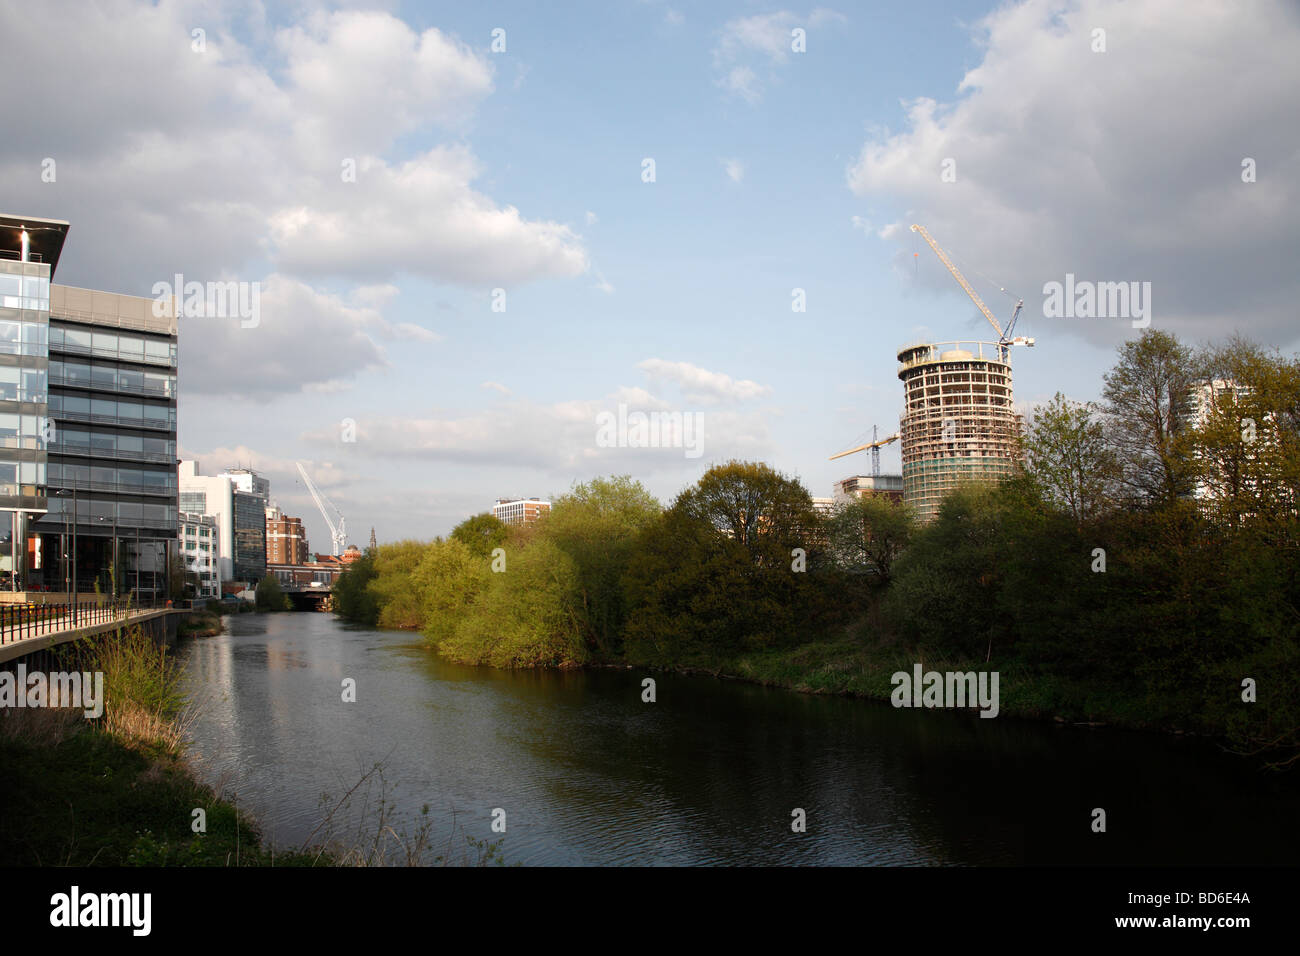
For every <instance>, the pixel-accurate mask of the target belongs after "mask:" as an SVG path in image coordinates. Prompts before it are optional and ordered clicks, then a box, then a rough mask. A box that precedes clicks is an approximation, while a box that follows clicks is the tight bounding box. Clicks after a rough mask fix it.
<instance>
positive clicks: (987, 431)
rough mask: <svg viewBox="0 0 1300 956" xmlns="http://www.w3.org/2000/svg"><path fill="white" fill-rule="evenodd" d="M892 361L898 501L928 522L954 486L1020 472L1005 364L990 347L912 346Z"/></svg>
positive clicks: (998, 349) (1001, 351)
mask: <svg viewBox="0 0 1300 956" xmlns="http://www.w3.org/2000/svg"><path fill="white" fill-rule="evenodd" d="M898 361H899V366H898V377H899V379H901V380H902V382H903V398H904V406H903V414H902V419H901V428H900V432H901V435H902V447H903V500H904V501H905V502H906V503H908V504H909V505H911V506H912V507H913V508H914V509H916V513H917V517H918V518H920V520H922V521H929V520H930V519H931V518H933V517H934V515H935V514H936V513H937V512H938V510H939V503H940V501H942V500H943V497H944V495H946V494H948V492H950V491H952V490H953V489H954V488H956V487H957V486H958V485H960V484H962V483H964V482H971V481H996V480H998V479H1000V478H1004V477H1006V476H1008V475H1010V474H1012V473H1013V472H1014V471H1015V470H1016V469H1017V468H1018V467H1019V463H1020V441H1019V439H1020V416H1018V415H1017V414H1016V412H1015V409H1014V408H1013V406H1012V398H1011V361H1010V359H1009V357H1008V356H1007V346H1006V345H999V344H998V343H996V342H940V343H928V342H926V343H918V344H915V345H908V346H905V347H903V348H901V349H899V351H898Z"/></svg>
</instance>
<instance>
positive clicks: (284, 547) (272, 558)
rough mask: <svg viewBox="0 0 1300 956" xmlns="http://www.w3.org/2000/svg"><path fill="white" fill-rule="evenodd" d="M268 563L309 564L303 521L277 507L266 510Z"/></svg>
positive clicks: (273, 506)
mask: <svg viewBox="0 0 1300 956" xmlns="http://www.w3.org/2000/svg"><path fill="white" fill-rule="evenodd" d="M266 563H267V564H286V565H295V564H306V563H307V533H306V532H305V531H304V530H303V527H302V519H301V518H290V517H289V516H288V515H285V514H282V513H281V511H280V509H279V508H277V507H276V506H275V505H272V506H271V507H269V508H267V509H266Z"/></svg>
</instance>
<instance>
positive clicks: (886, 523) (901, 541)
mask: <svg viewBox="0 0 1300 956" xmlns="http://www.w3.org/2000/svg"><path fill="white" fill-rule="evenodd" d="M914 530H915V517H914V515H913V513H912V509H910V508H909V507H907V506H906V505H904V504H903V503H902V502H895V501H891V500H890V499H889V498H888V497H886V496H885V495H877V494H868V495H860V496H856V497H853V498H849V499H847V500H845V501H841V502H838V503H837V504H836V505H835V510H834V512H833V513H832V515H831V519H830V540H831V549H832V551H833V552H834V554H835V556H836V558H837V559H838V561H839V562H840V564H841V566H842V567H844V568H846V569H848V570H858V571H862V570H865V571H867V572H869V573H870V574H872V575H874V576H875V578H876V582H877V583H878V584H879V585H882V586H883V585H886V584H888V583H889V580H890V576H891V575H892V573H893V568H894V561H895V560H896V559H897V558H898V555H899V553H900V552H902V550H903V549H904V548H905V547H907V542H908V540H910V538H911V536H912V532H913V531H914Z"/></svg>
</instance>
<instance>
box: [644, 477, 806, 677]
mask: <svg viewBox="0 0 1300 956" xmlns="http://www.w3.org/2000/svg"><path fill="white" fill-rule="evenodd" d="M824 537H825V531H824V528H823V526H822V524H821V523H820V522H819V521H818V520H817V517H816V515H815V514H814V512H813V509H812V499H811V497H810V496H809V494H808V491H807V489H805V488H804V487H803V486H802V485H800V484H799V483H798V482H797V481H795V480H794V479H791V478H787V477H786V476H784V475H781V474H780V473H778V472H776V471H774V470H773V469H771V468H769V467H768V466H767V465H761V464H754V463H749V462H734V461H733V462H728V463H727V464H724V465H715V466H714V467H712V468H710V469H709V470H708V471H707V472H705V474H704V475H703V476H702V477H701V478H700V480H699V482H698V483H697V484H696V485H695V486H694V487H692V488H688V489H687V490H685V491H683V492H682V493H681V494H680V495H678V497H677V500H676V501H675V502H674V503H673V505H672V507H671V508H669V509H668V511H667V512H665V514H664V516H663V517H662V518H661V519H660V520H659V521H656V522H654V523H653V524H651V525H648V526H647V527H646V528H645V529H644V530H643V532H642V534H641V536H640V537H639V539H638V542H637V547H636V549H635V551H634V555H633V558H632V560H631V561H630V562H629V566H628V572H627V575H626V577H625V581H626V587H627V590H628V599H629V602H630V607H631V611H630V613H629V615H628V626H627V632H626V633H627V645H628V652H629V656H630V657H632V658H633V659H634V660H637V661H641V662H646V663H660V664H684V663H704V662H708V661H710V660H712V659H715V658H716V657H717V656H718V655H722V656H726V655H730V654H734V653H735V652H737V651H741V650H745V649H756V648H762V647H770V646H773V645H776V644H778V643H781V642H782V641H788V640H793V639H795V637H796V635H797V634H799V633H800V630H801V629H805V628H810V627H811V625H812V614H813V612H814V610H815V609H816V608H815V603H814V601H813V595H814V594H815V592H816V589H817V584H816V583H814V580H813V579H814V577H819V576H818V575H817V573H816V571H817V569H818V567H819V565H820V553H821V552H822V551H823V550H824V544H825V542H824ZM796 549H798V551H796ZM800 551H801V552H803V555H804V556H803V557H802V558H800V557H799V556H798V552H800ZM800 568H806V570H802V571H801V570H799V569H800Z"/></svg>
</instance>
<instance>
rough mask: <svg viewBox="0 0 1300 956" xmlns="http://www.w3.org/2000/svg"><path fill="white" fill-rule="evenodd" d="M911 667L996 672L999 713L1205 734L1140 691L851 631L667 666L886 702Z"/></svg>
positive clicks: (1173, 706) (1171, 703)
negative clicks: (895, 677) (947, 653)
mask: <svg viewBox="0 0 1300 956" xmlns="http://www.w3.org/2000/svg"><path fill="white" fill-rule="evenodd" d="M918 662H919V663H920V664H921V665H922V666H923V668H924V669H925V670H926V671H931V670H936V671H976V672H978V671H989V670H995V671H997V672H998V675H999V676H998V691H999V712H1000V713H1001V714H1004V715H1007V716H1013V717H1023V718H1030V719H1036V720H1058V721H1065V722H1069V723H1098V724H1107V725H1111V726H1116V727H1126V728H1132V729H1145V730H1151V729H1156V730H1175V729H1176V730H1185V729H1192V730H1196V731H1202V730H1204V729H1205V728H1201V727H1199V726H1193V727H1186V726H1183V724H1184V723H1185V721H1180V720H1179V718H1178V717H1177V716H1175V715H1177V714H1179V713H1180V712H1181V709H1185V708H1181V709H1180V702H1179V701H1177V700H1160V699H1156V698H1152V697H1150V696H1149V695H1148V694H1147V693H1146V691H1145V690H1142V689H1139V688H1127V689H1126V688H1122V687H1116V686H1114V685H1113V684H1108V683H1102V682H1092V681H1087V680H1078V679H1076V680H1071V679H1067V678H1063V677H1059V676H1056V675H1051V674H1044V673H1042V672H1040V671H1038V670H1037V669H1035V668H1033V667H1031V666H1029V665H1027V664H1025V663H1024V662H1022V661H1019V660H1016V659H1014V658H1011V659H998V658H994V659H993V660H990V661H985V660H982V659H979V660H968V659H959V658H952V657H946V656H943V655H935V654H933V653H930V652H928V651H926V650H925V649H924V648H908V647H904V646H901V645H900V644H898V643H897V642H893V641H890V640H888V639H879V638H875V637H872V636H862V635H854V634H852V633H846V634H845V635H843V636H841V637H837V638H831V639H827V640H822V641H813V642H810V643H807V644H800V645H798V646H796V647H786V648H769V649H764V650H753V651H746V652H741V653H737V654H732V655H711V656H709V655H706V656H701V657H699V658H697V659H692V660H691V661H690V664H689V666H685V667H678V668H670V669H673V670H678V671H684V672H688V673H701V672H703V673H708V674H712V675H714V676H718V677H730V678H735V679H739V680H745V681H751V682H753V683H756V684H761V685H763V686H765V687H779V688H784V689H786V690H793V691H798V692H800V693H806V694H835V695H841V696H846V697H860V698H869V699H873V700H889V698H890V694H891V693H892V692H893V689H894V685H893V683H892V682H891V678H892V676H893V675H894V674H895V673H896V672H898V671H905V672H907V673H909V674H910V673H911V672H912V669H913V667H914V665H916V664H917V663H918Z"/></svg>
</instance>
